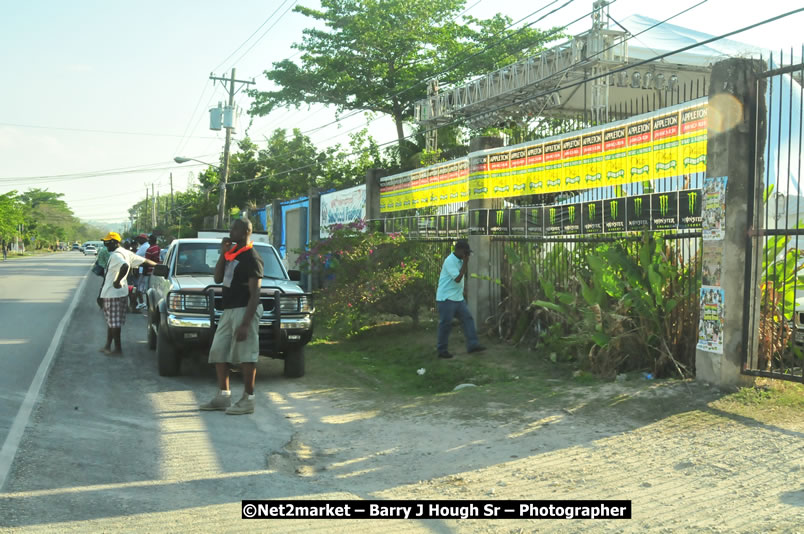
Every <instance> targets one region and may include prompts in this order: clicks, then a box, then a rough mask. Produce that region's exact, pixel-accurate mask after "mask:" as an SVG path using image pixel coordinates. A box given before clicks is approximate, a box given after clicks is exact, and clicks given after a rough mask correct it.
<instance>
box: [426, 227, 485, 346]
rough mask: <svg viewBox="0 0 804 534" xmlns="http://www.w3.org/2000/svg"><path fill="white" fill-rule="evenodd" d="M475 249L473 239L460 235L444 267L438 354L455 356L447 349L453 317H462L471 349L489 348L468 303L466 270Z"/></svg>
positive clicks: (440, 286)
mask: <svg viewBox="0 0 804 534" xmlns="http://www.w3.org/2000/svg"><path fill="white" fill-rule="evenodd" d="M471 253H472V250H471V249H470V248H469V242H468V241H466V240H465V239H459V240H458V241H457V242H456V243H455V248H454V250H453V253H452V254H450V255H449V256H448V257H447V259H445V260H444V265H443V266H442V267H441V276H440V277H439V278H438V290H437V291H436V304H437V306H438V345H437V347H436V348H437V350H438V357H439V358H452V354H450V353H449V351H448V350H447V344H448V343H449V334H450V331H452V319H453V318H454V317H456V316H457V317H458V319H460V321H461V324H462V325H463V333H464V336H465V337H466V350H467V352H480V351H482V350H486V348H485V347H483V346H482V345H480V343H479V342H478V340H477V331H476V330H475V320H474V318H472V314H471V313H470V312H469V308H468V307H467V306H466V284H465V283H464V282H465V279H466V272H467V269H468V265H469V255H470V254H471Z"/></svg>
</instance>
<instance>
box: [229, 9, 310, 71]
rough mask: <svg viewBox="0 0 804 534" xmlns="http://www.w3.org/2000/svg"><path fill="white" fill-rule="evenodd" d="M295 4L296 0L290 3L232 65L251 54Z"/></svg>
mask: <svg viewBox="0 0 804 534" xmlns="http://www.w3.org/2000/svg"><path fill="white" fill-rule="evenodd" d="M297 2H298V0H293V3H291V4H290V5H289V6H288V8H287V9H286V10H285V11H284V12H283V13H282V14H281V15H279V18H278V19H276V20H275V21H274V23H273V24H271V25H270V26H269V27H268V29H266V30H265V31H264V32H263V34H262V35H260V37H259V38H258V39H257V40H256V41H254V43H253V44H252V45H251V46H250V47H249V49H248V50H246V51H245V52H243V53H242V54H241V55H240V57H239V58H237V59H236V60H235V61H234V62H233V64H234V63H237V62H239V61H240V60H241V59H243V58H244V57H246V55H248V53H249V52H251V50H252V49H253V48H254V47H255V46H257V43H259V42H260V41H262V39H263V37H265V36H266V35H268V32H270V31H271V30H272V29H273V28H274V26H276V25H277V24H278V23H279V21H280V20H282V17H284V16H285V15H287V13H288V11H290V10H291V9H292V8H293V6H295V5H296V3H297Z"/></svg>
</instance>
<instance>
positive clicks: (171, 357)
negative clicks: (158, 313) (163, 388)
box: [156, 327, 181, 376]
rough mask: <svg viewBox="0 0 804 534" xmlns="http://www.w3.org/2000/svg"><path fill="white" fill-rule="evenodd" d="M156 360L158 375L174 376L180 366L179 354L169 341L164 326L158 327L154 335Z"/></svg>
mask: <svg viewBox="0 0 804 534" xmlns="http://www.w3.org/2000/svg"><path fill="white" fill-rule="evenodd" d="M156 360H157V365H158V368H159V376H176V375H178V374H179V370H180V368H181V356H180V355H179V353H178V351H177V350H176V348H175V347H174V346H173V345H172V344H171V343H170V339H168V335H167V332H165V328H164V327H162V328H160V329H159V333H158V334H157V335H156Z"/></svg>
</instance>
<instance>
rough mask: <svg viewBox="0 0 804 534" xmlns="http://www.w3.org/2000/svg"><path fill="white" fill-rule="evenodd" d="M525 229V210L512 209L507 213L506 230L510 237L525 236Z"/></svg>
mask: <svg viewBox="0 0 804 534" xmlns="http://www.w3.org/2000/svg"><path fill="white" fill-rule="evenodd" d="M526 227H527V221H526V220H525V208H513V209H511V210H509V211H508V228H509V229H510V234H511V235H525V233H526V230H525V229H526Z"/></svg>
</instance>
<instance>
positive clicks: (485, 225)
mask: <svg viewBox="0 0 804 534" xmlns="http://www.w3.org/2000/svg"><path fill="white" fill-rule="evenodd" d="M488 230H489V210H471V211H470V212H469V234H470V235H487V234H488Z"/></svg>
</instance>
